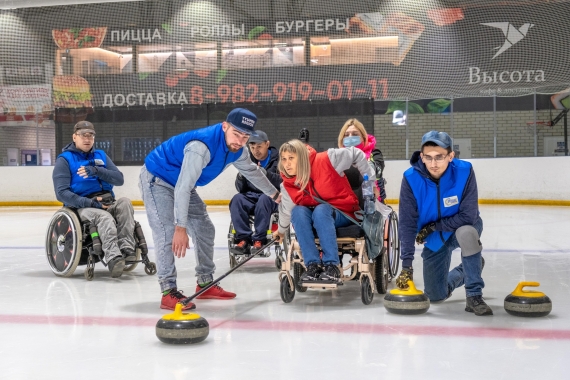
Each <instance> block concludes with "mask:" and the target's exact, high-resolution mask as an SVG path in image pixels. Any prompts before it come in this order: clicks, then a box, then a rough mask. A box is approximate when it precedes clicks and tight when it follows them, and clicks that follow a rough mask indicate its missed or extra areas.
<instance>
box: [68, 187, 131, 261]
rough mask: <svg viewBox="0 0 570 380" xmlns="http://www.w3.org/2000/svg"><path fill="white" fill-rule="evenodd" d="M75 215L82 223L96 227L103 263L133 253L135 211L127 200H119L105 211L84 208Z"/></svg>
mask: <svg viewBox="0 0 570 380" xmlns="http://www.w3.org/2000/svg"><path fill="white" fill-rule="evenodd" d="M77 213H78V214H79V217H80V218H81V220H82V221H88V222H89V223H91V224H94V225H95V226H96V227H97V232H98V233H99V238H100V239H101V245H102V249H103V252H104V253H105V261H107V262H109V261H111V260H112V259H113V258H115V257H117V256H121V252H125V253H127V252H129V253H134V252H135V219H134V213H135V210H134V209H133V205H132V203H131V201H130V200H129V199H128V198H119V199H118V200H117V201H116V202H115V203H113V205H111V206H110V207H109V208H108V209H106V210H101V209H98V208H94V207H86V208H80V209H78V210H77Z"/></svg>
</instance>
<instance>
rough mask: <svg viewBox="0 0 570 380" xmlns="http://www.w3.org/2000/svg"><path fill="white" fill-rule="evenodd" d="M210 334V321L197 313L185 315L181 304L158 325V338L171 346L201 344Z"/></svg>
mask: <svg viewBox="0 0 570 380" xmlns="http://www.w3.org/2000/svg"><path fill="white" fill-rule="evenodd" d="M209 332H210V325H209V324H208V321H206V320H205V319H204V318H202V317H201V316H200V315H198V314H195V313H183V312H182V305H181V304H180V303H177V304H176V307H175V309H174V313H170V314H166V315H165V316H163V317H162V318H161V319H160V320H159V321H158V322H157V323H156V336H157V337H158V339H159V340H160V341H161V342H164V343H169V344H193V343H200V342H202V341H203V340H205V339H206V338H207V337H208V334H209Z"/></svg>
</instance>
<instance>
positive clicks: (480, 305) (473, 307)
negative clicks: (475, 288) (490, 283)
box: [465, 296, 493, 316]
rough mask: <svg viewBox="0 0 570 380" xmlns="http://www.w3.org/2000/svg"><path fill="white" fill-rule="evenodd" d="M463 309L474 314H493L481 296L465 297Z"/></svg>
mask: <svg viewBox="0 0 570 380" xmlns="http://www.w3.org/2000/svg"><path fill="white" fill-rule="evenodd" d="M465 311H467V312H469V313H475V315H479V316H481V315H493V310H491V308H490V307H489V306H488V305H487V304H486V303H485V301H484V300H483V297H482V296H473V297H467V304H466V305H465Z"/></svg>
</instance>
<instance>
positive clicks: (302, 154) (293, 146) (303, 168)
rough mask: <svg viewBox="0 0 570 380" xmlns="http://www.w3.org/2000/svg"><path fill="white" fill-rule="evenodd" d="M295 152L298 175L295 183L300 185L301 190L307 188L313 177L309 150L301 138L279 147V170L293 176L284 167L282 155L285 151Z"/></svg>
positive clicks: (285, 174) (288, 176)
mask: <svg viewBox="0 0 570 380" xmlns="http://www.w3.org/2000/svg"><path fill="white" fill-rule="evenodd" d="M286 152H287V153H293V154H295V155H297V175H296V176H295V185H298V186H300V188H301V191H303V190H305V187H307V184H308V183H309V179H310V178H311V163H310V162H309V150H308V149H307V146H306V145H305V143H303V142H302V141H301V140H297V139H294V140H289V141H287V142H286V143H284V144H283V145H281V147H280V148H279V165H278V168H279V172H281V174H283V175H284V176H285V177H287V178H293V177H292V176H290V175H289V174H287V171H286V170H285V168H284V167H283V164H282V163H281V155H282V154H283V153H286Z"/></svg>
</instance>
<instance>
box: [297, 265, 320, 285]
mask: <svg viewBox="0 0 570 380" xmlns="http://www.w3.org/2000/svg"><path fill="white" fill-rule="evenodd" d="M322 271H323V270H322V268H321V267H320V266H319V264H309V266H308V267H307V270H306V271H305V273H303V275H302V276H301V280H300V282H301V283H303V282H317V281H319V276H320V275H321V272H322Z"/></svg>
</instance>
